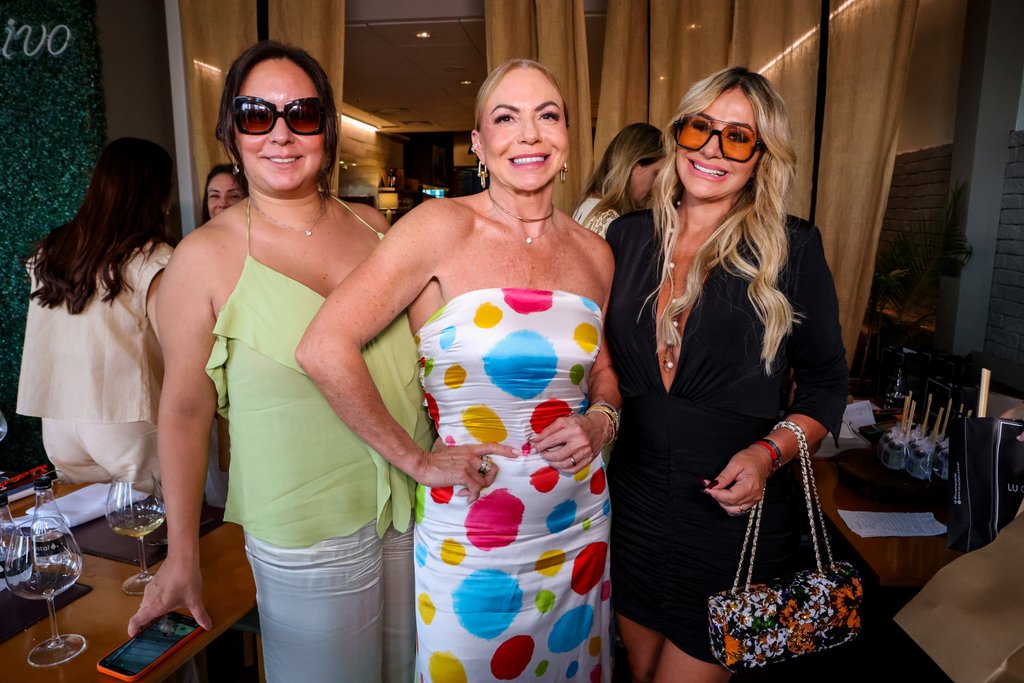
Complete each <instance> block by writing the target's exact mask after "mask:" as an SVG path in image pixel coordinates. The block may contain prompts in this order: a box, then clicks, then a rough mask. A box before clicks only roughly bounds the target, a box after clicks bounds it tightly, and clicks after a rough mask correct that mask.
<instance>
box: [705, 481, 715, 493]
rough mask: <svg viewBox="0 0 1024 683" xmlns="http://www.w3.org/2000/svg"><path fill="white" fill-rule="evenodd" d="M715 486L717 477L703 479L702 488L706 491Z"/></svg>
mask: <svg viewBox="0 0 1024 683" xmlns="http://www.w3.org/2000/svg"><path fill="white" fill-rule="evenodd" d="M716 486H718V480H717V479H712V480H710V481H709V480H707V479H705V480H704V488H703V490H704V491H707V490H708V489H713V488H715V487H716Z"/></svg>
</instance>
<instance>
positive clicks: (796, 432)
mask: <svg viewBox="0 0 1024 683" xmlns="http://www.w3.org/2000/svg"><path fill="white" fill-rule="evenodd" d="M774 429H788V430H789V431H791V432H793V436H795V437H796V445H797V447H798V448H799V456H798V457H803V455H804V454H805V453H806V454H808V457H810V449H809V448H808V447H807V435H806V434H805V433H804V428H803V427H801V426H800V425H798V424H797V423H796V422H793V421H792V420H782V421H781V422H779V423H778V424H777V425H775V427H774V428H773V430H774Z"/></svg>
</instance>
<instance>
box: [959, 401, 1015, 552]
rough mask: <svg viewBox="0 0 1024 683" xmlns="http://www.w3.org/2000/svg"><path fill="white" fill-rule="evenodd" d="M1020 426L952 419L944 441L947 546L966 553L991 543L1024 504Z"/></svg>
mask: <svg viewBox="0 0 1024 683" xmlns="http://www.w3.org/2000/svg"><path fill="white" fill-rule="evenodd" d="M1022 431H1024V422H1021V421H1019V420H1004V419H1001V418H995V417H966V418H958V419H954V420H953V421H952V423H951V424H950V435H949V494H948V501H949V524H948V525H947V526H948V532H947V534H946V543H947V545H948V546H949V547H950V548H953V549H955V550H960V551H963V552H968V551H971V550H975V549H977V548H980V547H982V546H984V545H986V544H988V543H991V542H992V540H993V539H995V537H996V534H998V533H999V530H1000V529H1001V528H1003V527H1004V526H1005V525H1007V524H1008V523H1009V522H1010V520H1012V519H1013V517H1014V515H1015V514H1016V512H1017V508H1018V507H1020V504H1021V501H1024V443H1021V442H1019V441H1017V437H1018V436H1019V435H1020V434H1021V432H1022Z"/></svg>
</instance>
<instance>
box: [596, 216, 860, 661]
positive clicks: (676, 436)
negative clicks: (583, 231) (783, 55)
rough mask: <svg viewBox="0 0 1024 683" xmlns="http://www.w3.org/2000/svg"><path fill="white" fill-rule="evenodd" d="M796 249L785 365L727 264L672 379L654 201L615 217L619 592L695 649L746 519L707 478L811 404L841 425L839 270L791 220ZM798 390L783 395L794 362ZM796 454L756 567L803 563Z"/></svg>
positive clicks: (612, 304)
mask: <svg viewBox="0 0 1024 683" xmlns="http://www.w3.org/2000/svg"><path fill="white" fill-rule="evenodd" d="M787 229H788V231H789V239H790V255H789V261H788V264H787V266H786V269H785V270H784V272H783V274H782V277H781V289H782V291H783V292H784V293H785V294H786V295H787V296H788V297H789V300H790V302H791V303H792V305H793V308H794V310H795V311H796V312H797V314H798V315H799V316H800V322H799V324H798V325H796V327H795V328H794V331H793V332H792V333H791V334H790V336H789V337H788V338H787V339H786V340H785V341H784V342H783V347H782V352H781V353H780V357H779V360H778V362H777V363H776V364H775V365H776V367H774V368H773V372H772V373H771V374H770V375H768V374H766V373H765V371H764V366H763V363H762V362H761V340H762V337H763V334H764V327H763V326H762V325H761V323H760V322H759V321H758V319H757V315H756V313H755V311H754V308H753V306H752V305H751V303H750V301H749V300H748V299H747V282H746V281H744V280H742V279H740V278H739V277H736V276H734V275H730V274H728V273H727V272H726V271H725V270H724V269H722V268H721V267H719V268H715V269H713V270H712V271H711V272H710V273H709V274H708V277H707V280H706V282H705V286H704V290H703V292H702V294H701V297H700V299H699V300H698V301H697V303H696V305H695V306H694V308H693V310H692V312H691V313H690V316H689V318H688V319H687V321H686V325H685V329H684V330H683V339H682V343H681V347H680V355H679V362H678V365H677V373H676V376H675V378H674V380H673V382H672V385H671V387H670V390H669V391H667V392H666V390H665V386H664V384H663V382H662V377H661V372H662V370H661V366H660V362H659V358H658V355H657V346H656V341H655V318H654V311H653V305H652V303H651V302H652V300H653V299H651V298H649V296H650V294H651V292H653V291H654V290H655V289H657V287H658V279H659V278H658V274H659V270H660V255H659V253H658V249H657V245H656V244H655V240H654V224H653V221H652V218H651V212H650V211H644V212H637V213H632V214H628V215H626V216H623V217H621V218H619V219H618V220H617V221H615V222H614V223H613V224H612V226H611V228H610V229H609V231H608V243H609V245H611V247H612V250H613V252H614V253H615V279H614V281H613V283H612V291H611V299H610V301H609V304H608V314H607V319H606V326H605V330H606V335H607V342H608V346H609V349H610V350H611V353H612V358H613V360H614V364H615V369H616V371H617V372H618V376H619V382H620V388H621V391H622V424H621V429H620V432H619V437H618V440H617V442H616V444H615V448H614V451H613V453H612V457H611V463H610V467H609V486H610V493H611V500H612V545H611V549H612V592H613V600H614V607H615V609H616V610H617V611H618V612H619V613H620V614H622V615H623V616H625V617H627V618H629V619H631V620H633V621H635V622H637V623H639V624H641V625H643V626H646V627H647V628H650V629H653V630H655V631H658V632H659V633H662V634H664V635H665V636H666V637H667V638H668V639H669V641H670V642H672V643H673V644H675V645H676V646H677V647H679V648H680V649H681V650H683V651H684V652H686V653H687V654H689V655H691V656H693V657H696V658H698V659H702V660H705V661H708V662H714V661H715V659H714V657H713V656H712V654H711V651H710V648H709V644H708V643H709V641H708V618H707V598H708V596H709V595H711V594H713V593H716V592H719V591H722V590H727V589H729V588H731V586H732V582H733V579H734V578H735V575H736V569H737V565H738V563H739V556H740V547H741V544H742V540H743V535H744V532H745V529H746V524H747V517H746V516H745V515H743V516H738V517H730V516H729V515H728V514H726V512H725V511H724V510H723V509H722V508H721V507H720V506H719V505H718V503H716V502H715V501H714V499H712V498H711V497H710V496H708V495H707V494H705V493H703V492H702V491H701V486H702V480H704V479H712V478H714V477H715V476H716V475H717V474H718V473H719V472H720V471H721V470H722V469H723V468H724V467H725V465H726V463H727V462H728V461H729V459H730V458H731V457H732V456H733V455H735V454H736V453H737V452H738V451H740V450H742V449H744V448H746V447H748V446H750V445H751V444H752V443H753V442H754V441H756V440H758V439H761V438H764V437H765V436H766V435H767V434H768V433H769V432H771V431H772V428H773V427H774V425H775V423H776V422H777V421H778V420H779V419H780V416H781V415H782V414H784V413H785V414H789V413H800V414H803V415H808V416H810V417H812V418H814V419H815V420H817V421H818V422H820V423H821V424H822V425H824V426H825V427H826V428H828V429H829V430H830V431H831V432H832V433H833V434H835V433H837V432H838V428H839V426H840V423H841V420H842V414H843V410H844V407H845V405H846V396H847V366H846V357H845V352H844V350H843V342H842V335H841V332H840V327H839V320H838V302H837V299H836V293H835V285H834V283H833V281H832V275H831V273H830V271H829V269H828V264H827V263H826V262H825V255H824V251H823V249H822V243H821V234H820V233H819V232H818V230H817V228H815V227H813V226H812V225H810V224H809V223H807V222H806V221H803V220H800V219H798V218H792V217H791V218H790V219H789V220H788V222H787ZM790 367H791V368H793V371H794V379H795V383H796V392H795V397H794V399H793V402H792V404H791V405H789V406H788V407H787V406H785V405H784V404H783V401H782V399H781V392H780V389H781V384H782V379H783V376H784V375H785V374H786V370H787V368H790ZM789 469H790V467H789V465H787V466H786V467H785V468H783V469H782V470H781V471H779V472H776V473H775V474H773V475H772V476H771V477H769V479H768V483H767V488H766V492H765V500H766V503H765V508H764V513H763V519H762V522H761V535H760V540H759V543H758V549H757V564H756V567H755V580H762V579H765V578H770V577H774V576H779V575H782V574H784V573H786V572H788V571H792V570H793V566H794V565H793V560H794V558H795V555H796V549H797V545H798V542H799V530H800V518H799V515H801V514H806V513H804V512H802V509H801V506H802V505H803V503H802V497H800V496H799V495H798V494H799V489H798V487H797V486H796V484H795V482H794V480H793V478H792V476H790V471H789Z"/></svg>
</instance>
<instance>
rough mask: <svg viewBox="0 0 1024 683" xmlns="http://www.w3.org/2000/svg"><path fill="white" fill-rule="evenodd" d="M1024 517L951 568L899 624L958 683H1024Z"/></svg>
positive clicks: (911, 604)
mask: <svg viewBox="0 0 1024 683" xmlns="http://www.w3.org/2000/svg"><path fill="white" fill-rule="evenodd" d="M1022 567H1024V516H1021V517H1018V518H1017V519H1015V520H1012V521H1011V522H1010V523H1009V524H1007V525H1006V526H1005V527H1004V528H1003V529H1002V531H1001V532H1000V533H999V536H998V537H997V538H996V539H995V540H994V541H992V543H990V544H988V545H986V546H985V547H983V548H981V549H979V550H975V551H973V552H971V553H968V554H966V555H964V556H963V557H958V558H957V559H956V560H953V562H951V563H950V564H948V565H946V566H945V567H943V568H942V569H940V570H939V572H938V573H937V574H936V575H935V576H934V577H933V578H932V580H931V581H929V582H928V583H927V584H926V585H925V587H924V588H922V589H921V591H920V592H919V593H918V594H917V596H915V597H914V599H913V600H911V601H910V602H909V603H908V604H907V605H906V606H905V607H904V608H903V609H902V610H900V612H899V613H898V614H897V615H896V617H895V621H896V623H897V624H899V625H900V627H902V628H903V630H904V631H906V632H907V634H908V635H910V637H911V638H913V639H914V641H915V642H916V643H917V644H918V645H920V646H921V649H923V650H924V651H925V652H926V653H927V654H928V656H929V657H931V658H932V659H933V660H934V661H935V663H936V664H938V665H939V667H941V668H942V670H943V671H944V672H945V673H946V675H948V676H949V677H950V678H951V679H953V680H954V681H956V683H967V682H970V683H981V682H985V683H1024V581H1022V580H1021V568H1022Z"/></svg>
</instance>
